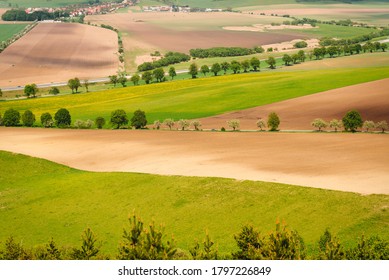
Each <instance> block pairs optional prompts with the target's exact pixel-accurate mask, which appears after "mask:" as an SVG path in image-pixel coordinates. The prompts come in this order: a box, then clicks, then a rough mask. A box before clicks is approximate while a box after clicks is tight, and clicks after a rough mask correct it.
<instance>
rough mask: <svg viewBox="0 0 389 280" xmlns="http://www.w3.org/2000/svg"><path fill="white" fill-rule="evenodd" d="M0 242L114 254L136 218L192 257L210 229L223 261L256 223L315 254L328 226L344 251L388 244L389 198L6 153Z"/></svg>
mask: <svg viewBox="0 0 389 280" xmlns="http://www.w3.org/2000/svg"><path fill="white" fill-rule="evenodd" d="M0 165H1V166H2V168H1V171H0V217H1V224H0V240H1V241H2V242H4V240H5V239H6V238H7V237H9V236H10V235H13V236H14V237H15V238H16V240H21V241H22V242H23V244H25V245H30V246H32V245H34V244H43V243H46V242H47V241H48V240H49V239H50V238H51V237H53V238H54V240H55V241H56V242H57V243H58V244H61V245H77V244H78V243H79V242H80V235H81V233H82V231H83V230H84V229H85V228H86V227H91V228H92V229H93V231H94V232H95V233H96V234H97V236H98V238H99V239H100V240H102V241H103V247H102V250H103V251H104V252H107V253H111V254H115V252H116V249H117V246H118V242H119V240H120V238H121V235H122V229H123V227H124V226H127V223H128V222H127V217H128V216H129V215H130V214H132V213H133V212H134V210H135V211H136V212H137V213H138V214H139V215H140V216H141V217H142V218H143V220H144V221H145V222H146V223H148V222H150V221H152V220H155V221H156V223H157V224H159V223H163V224H164V225H165V233H166V234H167V236H171V235H174V238H175V240H176V242H177V246H178V247H179V248H182V249H184V250H188V249H189V248H190V247H191V246H192V245H193V243H194V240H195V239H199V240H202V239H203V238H204V236H205V230H208V231H209V234H210V236H211V237H212V238H213V239H214V240H215V241H216V242H217V244H218V248H219V251H220V252H221V253H229V252H231V251H234V250H236V248H235V242H234V239H233V235H234V234H237V233H238V232H239V230H240V228H241V227H242V226H243V225H245V224H247V223H251V224H253V225H255V226H256V227H257V228H258V229H260V230H261V231H262V232H264V233H267V232H269V231H271V230H273V229H274V224H275V221H276V220H277V219H280V220H284V221H286V222H287V224H288V225H289V226H290V227H291V228H293V229H295V230H297V231H298V232H299V233H300V234H301V235H302V237H303V239H304V241H305V243H306V244H307V245H308V248H309V249H310V250H314V248H315V242H317V240H318V239H319V237H320V235H321V234H322V233H323V232H324V230H325V229H326V228H327V227H328V228H330V229H331V231H332V232H334V233H336V234H338V235H339V237H340V238H341V240H342V243H343V244H345V245H346V246H347V245H351V244H354V242H355V241H357V238H358V237H360V236H361V235H362V234H366V235H375V234H379V235H380V236H381V237H383V238H386V239H388V238H389V212H388V205H389V196H386V195H369V196H362V195H359V194H354V193H346V192H338V191H328V190H321V189H313V188H305V187H298V186H292V185H285V184H277V183H266V182H252V181H237V180H231V179H219V178H194V177H182V176H156V175H148V174H135V173H94V172H84V171H80V170H76V169H72V168H69V167H66V166H62V165H58V164H55V163H52V162H50V161H46V160H42V159H37V158H32V157H27V156H24V155H18V154H12V153H8V152H2V151H0Z"/></svg>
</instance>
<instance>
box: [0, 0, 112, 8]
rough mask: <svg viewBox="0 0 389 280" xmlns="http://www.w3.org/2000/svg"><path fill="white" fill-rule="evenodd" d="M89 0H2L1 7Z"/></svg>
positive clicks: (60, 4)
mask: <svg viewBox="0 0 389 280" xmlns="http://www.w3.org/2000/svg"><path fill="white" fill-rule="evenodd" d="M87 2H88V0H34V1H29V0H2V1H0V8H19V7H20V8H29V7H48V8H52V7H53V8H54V7H62V6H66V5H72V4H81V3H82V4H85V3H87ZM100 2H110V1H109V0H100Z"/></svg>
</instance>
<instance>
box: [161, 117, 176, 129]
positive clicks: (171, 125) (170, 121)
mask: <svg viewBox="0 0 389 280" xmlns="http://www.w3.org/2000/svg"><path fill="white" fill-rule="evenodd" d="M163 124H164V125H166V126H167V127H169V129H170V130H172V127H173V126H174V120H173V119H166V120H164V121H163Z"/></svg>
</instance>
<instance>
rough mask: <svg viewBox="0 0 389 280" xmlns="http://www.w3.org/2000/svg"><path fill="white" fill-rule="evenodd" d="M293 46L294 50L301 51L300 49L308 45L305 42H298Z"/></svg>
mask: <svg viewBox="0 0 389 280" xmlns="http://www.w3.org/2000/svg"><path fill="white" fill-rule="evenodd" d="M293 46H294V47H295V48H298V49H301V48H306V47H308V44H307V42H305V41H299V42H296V43H295V44H294V45H293Z"/></svg>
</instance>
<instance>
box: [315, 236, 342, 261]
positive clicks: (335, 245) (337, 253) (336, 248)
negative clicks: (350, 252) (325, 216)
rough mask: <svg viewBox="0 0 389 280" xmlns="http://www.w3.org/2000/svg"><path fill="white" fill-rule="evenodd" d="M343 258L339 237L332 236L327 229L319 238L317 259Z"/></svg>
mask: <svg viewBox="0 0 389 280" xmlns="http://www.w3.org/2000/svg"><path fill="white" fill-rule="evenodd" d="M344 258H345V252H344V249H343V246H342V245H341V244H340V241H339V239H338V238H337V237H336V236H333V235H332V234H331V233H330V231H329V230H328V229H326V230H325V232H324V234H323V235H322V236H321V237H320V240H319V255H318V256H317V259H319V260H343V259H344Z"/></svg>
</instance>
